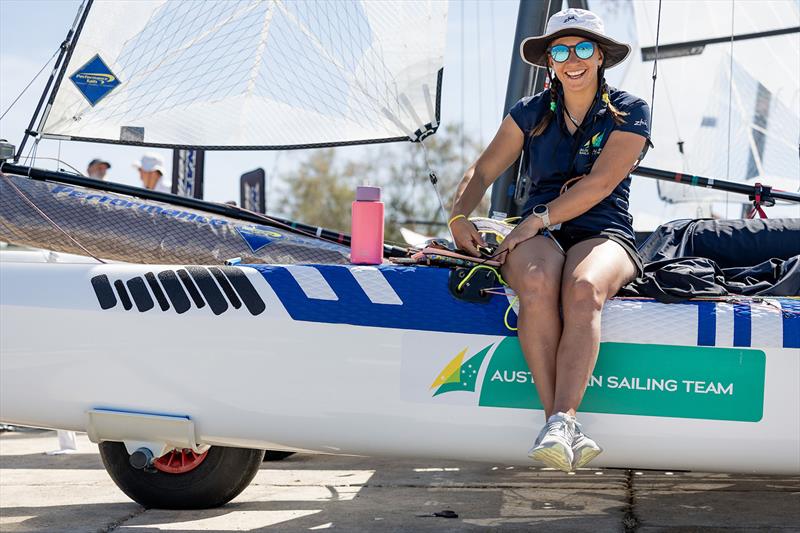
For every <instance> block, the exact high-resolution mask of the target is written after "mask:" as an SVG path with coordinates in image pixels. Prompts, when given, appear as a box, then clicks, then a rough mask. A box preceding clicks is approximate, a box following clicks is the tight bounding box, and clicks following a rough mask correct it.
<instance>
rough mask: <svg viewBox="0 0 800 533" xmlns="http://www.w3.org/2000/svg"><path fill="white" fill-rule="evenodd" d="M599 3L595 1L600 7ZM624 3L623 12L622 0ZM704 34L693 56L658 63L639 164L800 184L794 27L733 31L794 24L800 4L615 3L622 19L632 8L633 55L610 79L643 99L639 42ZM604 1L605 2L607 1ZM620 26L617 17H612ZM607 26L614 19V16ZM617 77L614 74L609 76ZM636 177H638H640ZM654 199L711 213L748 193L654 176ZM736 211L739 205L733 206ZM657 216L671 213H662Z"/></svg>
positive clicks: (798, 49) (799, 74)
mask: <svg viewBox="0 0 800 533" xmlns="http://www.w3.org/2000/svg"><path fill="white" fill-rule="evenodd" d="M606 4H607V2H595V3H593V4H592V6H590V7H594V6H595V5H597V6H600V5H606ZM626 5H627V6H628V8H627V9H628V10H629V11H627V12H622V11H625V8H624V6H626ZM659 5H660V6H661V20H660V30H659V32H660V34H659V38H658V41H659V44H660V45H661V46H662V47H663V46H664V45H667V44H672V43H682V42H687V41H694V40H700V39H709V38H725V39H726V42H723V43H718V44H708V45H706V46H705V47H703V48H702V51H699V50H695V51H696V52H697V51H699V53H696V54H693V55H685V54H680V55H678V56H675V57H665V55H664V52H663V50H662V52H661V54H662V55H661V58H660V59H659V61H658V78H657V83H656V90H655V105H654V109H653V112H654V114H653V121H652V140H653V143H654V145H655V147H654V149H652V150H650V152H649V153H648V155H647V158H646V159H645V161H644V163H643V165H644V166H648V167H656V168H660V169H665V170H675V171H678V172H683V173H686V174H694V175H702V176H708V177H712V178H716V179H727V180H731V181H736V182H743V183H755V182H757V181H760V182H763V183H767V184H770V185H773V186H775V187H776V188H779V189H784V190H792V191H797V190H798V189H800V157H798V142H800V69H798V68H797V65H798V64H800V34H798V33H796V32H795V33H788V34H785V35H778V36H770V37H762V38H756V39H748V40H739V41H735V42H734V43H733V46H731V44H730V42H728V41H727V39H728V38H729V37H730V36H731V35H732V34H733V35H742V34H749V33H756V32H766V31H771V30H778V29H784V28H791V27H797V26H800V4H798V3H797V2H793V1H784V0H767V1H763V2H750V1H743V0H708V1H694V0H692V1H683V0H670V1H663V2H656V1H649V0H633V1H632V2H629V3H627V4H617V5H616V6H613V7H614V9H615V10H617V11H618V14H619V16H620V18H621V17H626V18H625V20H629V17H631V16H634V18H635V21H636V24H635V27H634V26H632V27H631V35H630V36H631V38H632V39H633V43H632V44H633V45H634V48H635V50H634V53H633V54H632V55H631V60H630V61H629V62H628V64H627V65H626V66H625V67H624V70H620V71H619V72H612V71H610V72H609V75H610V76H612V82H616V83H617V84H618V85H619V86H621V87H622V88H624V89H625V90H627V91H630V92H632V93H634V94H637V95H639V96H641V97H643V98H645V99H646V100H647V101H648V102H650V100H651V89H652V71H653V62H652V61H647V60H643V57H642V52H641V49H642V48H645V47H652V46H654V45H655V43H656V31H657V28H658V23H659V17H658V10H659ZM606 9H609V8H608V7H606ZM615 23H616V24H618V25H619V24H620V20H619V19H618V20H616V21H615ZM612 24H614V22H612ZM615 76H619V77H617V78H616V79H613V77H615ZM641 179H644V178H641ZM658 194H659V196H660V197H661V199H662V200H664V201H666V202H674V203H687V204H693V206H689V205H687V208H690V210H689V211H682V212H680V213H678V212H677V211H676V212H675V213H674V214H673V216H675V215H677V216H687V215H688V216H710V215H712V214H720V213H719V210H718V211H717V212H712V204H713V203H714V202H723V201H726V199H727V200H728V201H731V202H736V203H737V204H738V203H740V200H742V201H744V202H746V199H740V198H738V197H736V198H733V197H730V196H728V197H727V198H726V195H725V193H719V192H716V191H712V190H708V189H699V188H697V187H688V186H684V185H679V184H671V183H665V182H658ZM731 214H732V215H734V216H736V215H738V214H739V212H738V205H737V210H736V211H734V212H732V213H731ZM662 215H663V216H670V214H667V213H663V214H662Z"/></svg>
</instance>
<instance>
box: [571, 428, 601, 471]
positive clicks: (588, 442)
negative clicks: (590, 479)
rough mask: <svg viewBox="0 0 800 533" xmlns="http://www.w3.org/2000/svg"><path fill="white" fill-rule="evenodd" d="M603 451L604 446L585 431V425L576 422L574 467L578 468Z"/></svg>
mask: <svg viewBox="0 0 800 533" xmlns="http://www.w3.org/2000/svg"><path fill="white" fill-rule="evenodd" d="M602 452H603V448H601V447H600V446H598V444H597V443H596V442H595V441H593V440H592V439H590V438H589V437H588V436H586V434H585V433H583V427H582V426H581V425H580V424H579V423H578V422H577V421H576V422H575V438H574V439H573V441H572V455H573V460H572V468H573V469H576V470H577V469H578V468H580V467H582V466H585V465H587V464H589V461H591V460H592V459H594V458H595V457H597V456H598V455H600V454H601V453H602Z"/></svg>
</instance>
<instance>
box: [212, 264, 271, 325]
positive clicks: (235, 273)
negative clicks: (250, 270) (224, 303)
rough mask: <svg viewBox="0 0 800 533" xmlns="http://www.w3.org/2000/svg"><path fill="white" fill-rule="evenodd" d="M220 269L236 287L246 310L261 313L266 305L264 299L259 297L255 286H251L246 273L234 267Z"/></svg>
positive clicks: (253, 313)
mask: <svg viewBox="0 0 800 533" xmlns="http://www.w3.org/2000/svg"><path fill="white" fill-rule="evenodd" d="M221 270H222V272H224V273H225V277H227V278H228V280H229V281H230V282H231V285H233V287H234V288H235V289H236V292H238V293H239V296H240V297H241V298H242V301H243V302H244V305H245V306H246V307H247V310H248V311H250V314H251V315H260V314H261V313H263V312H264V310H265V309H266V308H267V305H266V304H265V303H264V300H262V299H261V296H259V295H258V292H257V291H256V288H255V287H253V284H252V283H250V280H249V279H247V274H245V273H244V272H243V271H242V270H241V269H239V268H236V267H222V268H221Z"/></svg>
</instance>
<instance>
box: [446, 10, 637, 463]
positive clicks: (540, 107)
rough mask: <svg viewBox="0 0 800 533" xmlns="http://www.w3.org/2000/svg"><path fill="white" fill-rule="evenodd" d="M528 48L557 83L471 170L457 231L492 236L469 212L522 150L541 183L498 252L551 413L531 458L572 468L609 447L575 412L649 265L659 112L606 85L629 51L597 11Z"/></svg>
mask: <svg viewBox="0 0 800 533" xmlns="http://www.w3.org/2000/svg"><path fill="white" fill-rule="evenodd" d="M520 51H521V53H522V57H523V59H524V60H525V61H526V62H528V63H531V64H533V65H539V66H543V67H547V68H548V75H549V77H550V89H549V90H546V91H544V92H542V93H540V94H538V95H535V96H533V97H529V98H523V99H522V100H520V101H519V102H518V103H517V104H516V105H514V107H512V108H511V110H510V112H509V115H508V116H507V117H506V118H505V120H504V121H503V123H502V125H501V126H500V129H499V130H498V132H497V134H496V136H495V138H494V139H493V140H492V142H491V143H490V144H489V146H488V148H487V149H486V150H485V151H484V152H483V154H481V156H480V157H479V158H478V160H477V161H476V162H475V164H474V165H472V167H470V168H469V169H468V170H467V172H466V173H465V175H464V178H463V180H462V181H461V183H460V185H459V187H458V191H457V195H456V201H455V203H454V206H453V211H452V213H451V218H450V228H451V230H452V232H453V237H454V239H455V241H456V244H457V245H458V247H459V248H461V249H462V250H466V251H468V252H469V253H471V254H473V255H476V256H477V255H480V254H479V251H478V249H477V247H478V246H482V245H484V243H483V241H482V239H481V236H480V234H479V233H478V232H477V231H476V229H475V227H474V226H473V225H472V224H471V223H470V222H469V221H468V220H467V218H466V216H467V215H468V214H469V213H470V212H471V211H472V210H473V209H474V208H475V207H476V206H477V205H478V202H479V201H480V199H481V198H482V197H483V194H484V193H485V191H486V189H487V188H488V187H489V185H491V184H492V182H493V181H494V180H495V179H497V176H499V175H500V174H501V173H502V172H503V171H504V170H505V169H506V168H508V167H509V166H510V165H511V163H513V162H514V161H515V160H516V159H517V157H518V156H519V154H520V152H521V151H523V150H524V154H523V162H525V163H524V164H525V167H526V168H523V169H522V170H523V172H525V173H526V174H527V175H528V176H529V177H530V178H531V180H532V183H533V189H532V192H531V196H530V198H529V200H528V202H527V204H526V206H525V209H524V212H523V220H522V222H521V223H520V224H519V225H517V227H516V228H514V230H513V231H512V232H511V233H510V234H509V235H508V236H507V237H506V238H505V240H504V241H503V242H502V244H501V245H500V247H499V249H498V253H497V259H499V260H500V261H501V262H502V263H503V266H502V274H503V276H504V277H505V279H506V281H507V282H508V284H509V285H510V286H511V288H512V289H514V291H515V292H516V294H517V295H518V297H519V317H518V327H519V341H520V345H521V346H522V350H523V353H524V354H525V359H526V361H527V363H528V366H529V367H530V369H531V372H532V373H533V376H534V380H535V382H536V389H537V392H538V394H539V398H540V399H541V402H542V405H543V406H544V411H545V419H546V424H545V426H544V427H543V428H542V430H541V432H540V433H539V436H538V437H537V438H536V441H535V442H534V446H533V448H531V450H530V452H529V453H528V455H529V456H530V457H531V458H533V459H536V460H540V461H542V462H544V463H545V464H546V465H548V466H550V467H553V468H558V469H561V470H564V471H570V470H573V469H574V468H578V467H581V466H583V465H585V464H586V463H588V462H589V461H590V460H592V459H593V458H594V457H596V456H597V455H598V454H599V453H600V452H601V451H602V449H601V448H600V447H599V446H598V445H597V444H596V443H595V442H594V441H593V440H592V439H590V438H589V437H587V436H586V435H585V434H584V433H583V432H582V430H581V426H580V424H578V423H577V421H576V419H575V412H576V410H577V409H578V406H579V405H580V402H581V399H582V398H583V394H584V392H585V390H586V386H587V383H588V380H589V377H590V376H591V374H592V370H593V369H594V365H595V362H596V360H597V354H598V350H599V344H600V314H601V311H602V308H603V304H604V302H605V301H606V300H607V299H608V298H611V297H612V296H614V295H615V294H616V292H617V291H618V290H619V289H620V287H622V286H623V285H624V284H626V283H628V282H629V281H631V280H633V279H634V278H635V277H636V276H637V275H638V274H639V273H640V272H641V260H640V258H639V256H638V255H637V253H636V248H635V245H634V233H633V227H632V217H631V215H630V214H629V213H628V193H629V184H630V176H629V173H630V171H631V169H632V168H633V166H634V165H635V164H636V162H637V161H638V159H640V156H641V154H642V152H643V150H644V149H645V147H646V144H648V143H649V140H648V138H649V124H648V123H649V118H650V117H649V115H650V112H649V109H648V107H647V104H646V103H645V102H644V101H643V100H641V99H639V98H636V97H634V96H632V95H630V94H627V93H625V92H623V91H618V90H614V89H609V88H608V85H607V84H606V83H605V79H604V78H603V72H604V70H605V69H606V68H610V67H613V66H615V65H617V64H619V63H620V62H622V61H623V60H624V59H625V58H626V57H627V56H628V54H629V53H630V46H628V45H626V44H622V43H619V42H617V41H614V40H613V39H610V38H608V37H606V36H605V33H604V29H603V22H602V20H600V18H599V17H598V16H597V15H595V14H594V13H592V12H590V11H585V10H582V9H567V10H564V11H561V12H559V13H556V14H555V15H553V16H552V17H551V18H550V20H549V21H548V23H547V31H546V33H545V35H543V36H540V37H532V38H528V39H526V40H525V41H523V43H522V46H521V49H520Z"/></svg>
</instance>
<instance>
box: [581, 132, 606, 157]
mask: <svg viewBox="0 0 800 533" xmlns="http://www.w3.org/2000/svg"><path fill="white" fill-rule="evenodd" d="M605 134H606V132H604V131H601V132H600V133H596V134H595V135H594V136H593V137H592V138H591V139H589V140H588V141H586V144H584V145H583V146H582V147H581V149H580V151H579V152H578V154H579V155H589V149H590V148H591V150H592V155H597V154H599V153H600V152H602V151H603V148H602V146H601V145H602V144H603V138H604V137H605Z"/></svg>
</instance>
